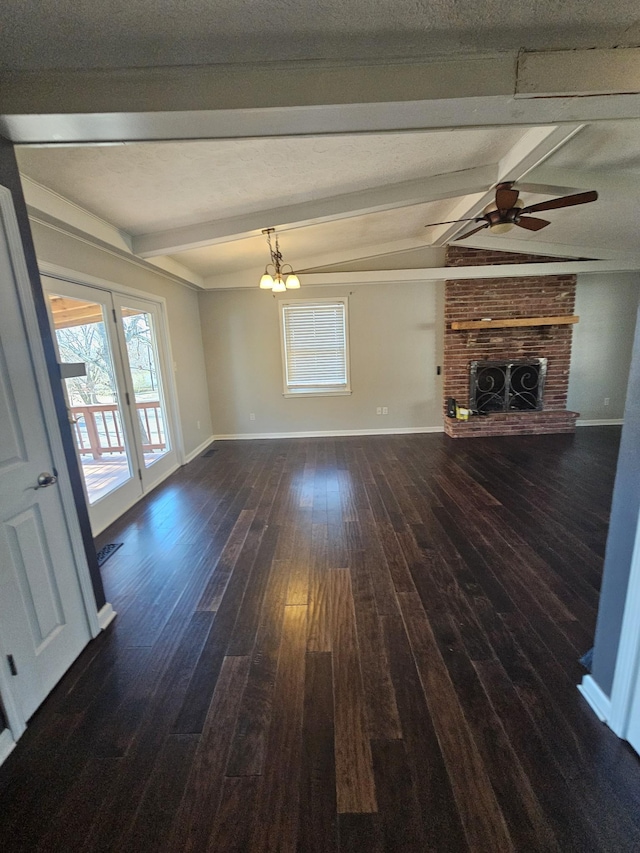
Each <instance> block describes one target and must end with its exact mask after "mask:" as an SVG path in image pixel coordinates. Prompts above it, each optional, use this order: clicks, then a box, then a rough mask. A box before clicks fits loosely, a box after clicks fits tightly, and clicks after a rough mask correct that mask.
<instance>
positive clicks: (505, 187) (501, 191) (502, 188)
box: [496, 184, 518, 211]
mask: <svg viewBox="0 0 640 853" xmlns="http://www.w3.org/2000/svg"><path fill="white" fill-rule="evenodd" d="M517 201H518V190H512V189H511V184H498V188H497V189H496V207H497V208H498V210H500V211H503V210H511V208H512V207H513V206H514V205H515V203H516V202H517Z"/></svg>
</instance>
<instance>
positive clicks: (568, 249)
mask: <svg viewBox="0 0 640 853" xmlns="http://www.w3.org/2000/svg"><path fill="white" fill-rule="evenodd" d="M464 245H465V246H469V247H472V248H474V249H487V250H488V251H498V252H521V253H522V254H525V255H546V256H547V257H551V258H554V257H555V258H589V259H592V260H600V261H625V260H628V261H635V260H636V257H637V256H636V255H634V254H633V253H632V252H620V251H617V250H616V249H605V248H601V247H596V246H577V245H575V244H571V245H570V246H568V245H564V244H562V243H545V242H544V241H542V240H537V239H528V240H526V239H519V238H518V237H513V236H511V235H510V236H508V237H501V236H500V235H498V234H490V233H487V231H486V230H485V231H480V232H478V234H474V235H473V237H469V239H468V240H465V242H464Z"/></svg>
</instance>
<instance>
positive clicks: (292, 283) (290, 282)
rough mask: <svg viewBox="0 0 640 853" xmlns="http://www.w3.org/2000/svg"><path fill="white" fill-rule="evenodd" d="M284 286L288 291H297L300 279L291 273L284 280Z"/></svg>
mask: <svg viewBox="0 0 640 853" xmlns="http://www.w3.org/2000/svg"><path fill="white" fill-rule="evenodd" d="M285 285H286V287H287V288H288V289H289V290H297V289H298V288H299V287H300V279H299V278H298V276H297V275H296V274H295V273H291V275H288V276H287V278H286V279H285Z"/></svg>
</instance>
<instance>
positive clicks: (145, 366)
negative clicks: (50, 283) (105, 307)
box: [113, 293, 178, 491]
mask: <svg viewBox="0 0 640 853" xmlns="http://www.w3.org/2000/svg"><path fill="white" fill-rule="evenodd" d="M113 302H114V305H115V310H116V315H117V316H118V318H119V322H118V337H119V340H120V349H121V351H122V356H123V357H122V361H123V366H124V374H125V381H126V385H127V391H128V392H129V396H130V398H131V409H130V411H131V414H132V417H133V423H134V432H135V435H134V438H135V442H136V445H137V448H138V458H139V459H140V460H141V462H140V465H139V467H140V470H141V472H142V474H141V476H142V485H143V488H144V490H145V491H147V490H148V489H152V488H153V487H154V486H155V485H157V483H159V482H160V481H161V480H162V479H164V477H166V476H167V474H169V473H170V472H171V471H173V470H175V469H176V468H177V467H178V453H177V450H176V443H177V442H176V435H177V428H176V415H175V410H174V408H173V406H172V401H171V397H170V395H169V394H168V393H167V385H166V381H165V377H166V375H167V372H166V371H167V361H166V354H167V341H166V337H165V334H164V327H163V319H162V310H161V307H160V305H158V304H157V303H154V302H150V301H147V300H146V299H138V298H137V297H133V296H122V295H120V294H117V293H114V294H113Z"/></svg>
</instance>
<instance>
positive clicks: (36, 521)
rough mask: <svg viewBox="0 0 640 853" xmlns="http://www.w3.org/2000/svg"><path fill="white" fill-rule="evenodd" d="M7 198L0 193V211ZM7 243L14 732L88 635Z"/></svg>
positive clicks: (3, 628) (1, 272)
mask: <svg viewBox="0 0 640 853" xmlns="http://www.w3.org/2000/svg"><path fill="white" fill-rule="evenodd" d="M7 195H8V193H7ZM9 204H10V202H8V201H6V196H5V195H3V206H4V207H3V210H5V209H6V208H7V207H8V206H9ZM11 212H12V209H11ZM15 230H16V234H17V228H16V229H15ZM15 242H17V238H16V241H15ZM12 246H13V243H12ZM16 252H17V249H16V247H15V246H13V255H12V250H11V249H10V245H9V236H8V232H7V230H6V228H5V227H2V228H0V287H1V290H2V311H0V689H2V686H3V685H4V688H5V689H3V700H4V705H5V710H6V711H7V717H8V718H9V722H10V724H11V725H12V729H13V730H14V735H15V734H16V729H17V730H18V732H17V733H19V730H20V721H25V720H27V719H29V717H31V715H32V714H33V712H34V711H35V710H36V708H37V707H38V705H40V703H41V702H42V701H43V699H44V698H45V697H46V695H47V694H48V693H49V692H50V691H51V689H52V688H53V687H54V685H55V684H56V682H57V681H58V680H59V679H60V678H61V676H62V675H63V673H64V672H65V671H66V670H67V669H68V667H69V666H70V665H71V663H72V662H73V661H74V660H75V658H76V657H77V656H78V654H79V653H80V651H81V650H82V649H83V648H84V646H85V645H86V643H87V642H88V641H89V639H90V630H89V623H88V619H87V613H86V610H85V605H84V600H83V596H82V590H81V587H80V580H79V576H78V573H77V564H76V560H75V557H74V551H73V546H72V542H71V538H70V533H69V529H68V527H67V522H66V517H65V512H64V508H63V503H62V500H61V495H60V485H59V484H58V483H57V482H56V476H59V477H64V476H65V473H66V472H65V471H63V470H60V471H56V470H55V468H54V465H53V456H52V451H51V445H50V441H49V434H48V432H47V428H46V426H45V423H46V418H45V416H44V410H43V406H42V401H41V398H40V395H39V393H38V386H37V380H36V372H35V367H34V363H33V360H32V355H31V351H30V349H29V346H28V343H27V340H28V334H27V329H26V325H25V321H24V317H23V313H22V309H21V304H20V298H19V295H18V284H17V281H16V278H15V275H16V272H15V267H14V263H13V262H12V260H13V261H15V257H16ZM39 481H40V487H39V488H37V489H36V488H35V487H36V486H38V484H39ZM7 686H8V689H6V688H7Z"/></svg>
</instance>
